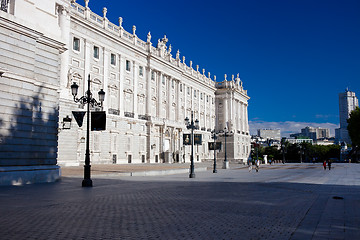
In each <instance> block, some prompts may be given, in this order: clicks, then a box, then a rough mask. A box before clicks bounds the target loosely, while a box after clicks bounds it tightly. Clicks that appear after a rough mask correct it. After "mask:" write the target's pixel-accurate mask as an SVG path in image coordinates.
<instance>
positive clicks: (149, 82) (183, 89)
mask: <svg viewBox="0 0 360 240" xmlns="http://www.w3.org/2000/svg"><path fill="white" fill-rule="evenodd" d="M88 2H89V1H88V0H86V1H85V6H81V5H79V4H78V3H76V2H75V1H69V0H47V1H42V0H16V1H15V0H9V1H7V0H2V1H1V3H2V5H1V10H0V28H1V29H0V30H1V31H0V42H1V44H0V60H1V61H0V79H1V82H0V92H1V94H0V98H1V105H0V112H1V121H0V123H1V126H0V127H1V128H0V147H1V153H0V180H1V182H0V184H16V183H26V182H39V181H54V180H56V179H57V178H58V177H59V167H58V166H57V164H59V165H63V166H66V165H82V164H83V162H84V155H85V140H86V139H85V137H86V123H84V124H83V126H82V127H78V126H77V124H76V122H75V120H74V117H73V115H72V111H85V108H84V106H81V105H79V104H77V103H75V102H74V100H73V96H72V95H71V90H70V85H71V84H72V83H73V82H76V83H77V84H78V85H79V86H80V88H79V94H78V95H79V96H82V95H84V94H85V91H86V90H87V89H85V88H86V82H87V76H88V75H90V79H91V91H92V93H93V97H94V98H95V99H97V98H98V96H97V94H96V93H97V92H98V91H99V90H100V89H103V90H104V91H105V93H106V96H105V102H104V105H103V110H104V111H105V112H106V115H107V118H106V130H104V131H93V132H91V134H90V149H91V163H116V164H125V163H126V164H127V163H162V162H169V163H172V162H188V161H190V147H189V146H186V147H185V146H184V145H183V141H182V137H183V134H184V133H189V130H188V129H186V127H185V124H184V119H185V117H190V115H191V112H193V113H194V118H195V119H198V120H199V122H200V129H199V130H196V131H195V133H196V134H202V145H196V146H195V147H194V150H195V156H194V159H195V162H196V161H204V160H208V159H212V158H213V152H212V151H209V150H208V142H209V141H213V140H212V139H211V131H212V130H213V129H216V130H217V131H221V130H223V128H224V126H228V129H229V131H230V132H231V133H230V136H229V137H228V138H227V140H228V141H227V149H228V150H227V151H229V152H228V159H229V160H237V161H244V162H245V161H246V160H247V158H248V156H249V154H250V136H249V127H248V119H247V116H248V114H247V104H248V102H247V101H248V99H249V97H248V96H247V92H246V90H244V89H243V87H242V82H241V81H240V78H239V77H238V76H237V77H236V78H234V77H233V78H232V79H231V80H227V79H226V77H225V79H224V81H223V82H221V83H216V84H215V82H216V81H215V79H212V78H211V75H210V73H206V72H205V70H204V69H201V70H200V69H199V66H193V65H192V62H191V61H189V62H186V61H185V57H183V56H180V52H179V51H176V52H175V51H173V50H172V48H171V45H170V44H169V43H168V41H169V40H168V39H167V38H166V36H164V37H163V38H162V39H159V40H157V43H156V44H154V45H153V44H152V41H153V40H152V39H151V34H150V32H149V34H148V36H147V39H146V41H143V40H141V39H139V38H138V37H137V35H136V27H135V26H134V27H133V28H132V32H131V33H129V32H127V31H125V30H124V29H123V27H122V19H121V18H119V24H118V25H115V24H113V23H111V22H109V21H108V19H107V18H106V13H107V10H106V8H104V10H103V16H99V15H97V14H95V13H93V12H92V11H91V10H90V9H89V7H88ZM43 23H46V24H43ZM213 78H215V76H214V77H213ZM92 110H93V111H96V110H99V108H96V109H95V108H94V109H92ZM66 116H69V117H71V118H72V126H71V128H70V129H64V128H63V123H64V122H63V119H64V118H65V117H66ZM220 141H224V139H223V137H222V134H221V133H220ZM223 151H224V148H223V149H222V152H221V153H220V154H219V157H220V158H221V156H222V155H223Z"/></svg>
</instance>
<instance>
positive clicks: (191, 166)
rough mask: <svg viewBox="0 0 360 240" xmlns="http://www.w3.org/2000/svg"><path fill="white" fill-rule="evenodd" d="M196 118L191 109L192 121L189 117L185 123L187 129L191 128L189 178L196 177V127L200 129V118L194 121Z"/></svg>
mask: <svg viewBox="0 0 360 240" xmlns="http://www.w3.org/2000/svg"><path fill="white" fill-rule="evenodd" d="M193 118H194V112H193V111H191V122H190V121H189V118H188V117H186V118H185V125H186V128H187V129H191V156H190V162H191V163H190V174H189V178H195V173H194V129H199V120H197V119H196V120H195V123H194V121H193Z"/></svg>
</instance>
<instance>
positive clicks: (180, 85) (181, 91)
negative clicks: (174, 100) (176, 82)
mask: <svg viewBox="0 0 360 240" xmlns="http://www.w3.org/2000/svg"><path fill="white" fill-rule="evenodd" d="M180 92H182V84H180Z"/></svg>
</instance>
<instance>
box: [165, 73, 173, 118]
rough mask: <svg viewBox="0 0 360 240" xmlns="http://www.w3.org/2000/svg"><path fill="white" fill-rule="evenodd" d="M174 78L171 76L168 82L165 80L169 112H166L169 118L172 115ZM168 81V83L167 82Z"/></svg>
mask: <svg viewBox="0 0 360 240" xmlns="http://www.w3.org/2000/svg"><path fill="white" fill-rule="evenodd" d="M171 81H172V78H171V77H169V78H168V81H167V82H166V81H165V88H166V90H167V99H166V102H167V109H166V111H167V113H166V118H167V119H171V118H170V116H171V108H172V107H171V105H172V100H171V96H172V82H171ZM166 83H167V84H166Z"/></svg>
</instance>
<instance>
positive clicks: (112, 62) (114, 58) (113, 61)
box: [110, 53, 116, 66]
mask: <svg viewBox="0 0 360 240" xmlns="http://www.w3.org/2000/svg"><path fill="white" fill-rule="evenodd" d="M110 62H111V65H114V66H115V65H116V55H115V54H113V53H112V54H111V60H110Z"/></svg>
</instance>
